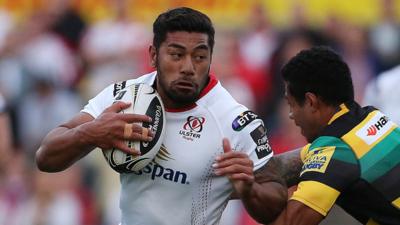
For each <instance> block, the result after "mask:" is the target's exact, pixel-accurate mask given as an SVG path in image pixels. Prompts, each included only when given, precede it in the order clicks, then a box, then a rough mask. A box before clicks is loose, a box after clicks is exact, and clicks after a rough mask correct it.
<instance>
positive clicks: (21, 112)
mask: <svg viewBox="0 0 400 225" xmlns="http://www.w3.org/2000/svg"><path fill="white" fill-rule="evenodd" d="M32 86H33V89H32V91H31V93H30V94H29V95H26V96H24V97H23V98H22V99H21V100H20V102H19V104H18V107H17V119H18V121H19V123H18V132H19V134H20V143H21V145H22V147H23V148H24V150H25V151H26V152H27V153H28V154H30V155H33V154H34V153H35V152H36V150H37V148H38V146H39V145H40V142H41V140H42V139H43V137H44V136H45V135H46V134H47V133H48V132H49V131H50V130H51V128H53V127H55V126H58V125H60V124H61V123H62V122H63V121H65V120H68V119H70V118H72V116H73V115H75V114H76V113H77V112H79V110H80V109H81V108H82V105H83V104H82V103H81V101H80V99H79V98H78V96H76V95H75V94H74V93H72V92H70V91H68V90H66V89H62V88H59V87H57V86H56V85H55V84H54V81H53V80H52V79H51V78H48V77H41V76H38V77H34V79H33V81H32Z"/></svg>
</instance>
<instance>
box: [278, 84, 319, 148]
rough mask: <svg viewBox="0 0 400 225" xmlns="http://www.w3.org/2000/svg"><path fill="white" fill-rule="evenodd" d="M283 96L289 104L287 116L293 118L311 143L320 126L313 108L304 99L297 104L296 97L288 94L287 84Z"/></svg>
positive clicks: (316, 135)
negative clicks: (303, 101)
mask: <svg viewBox="0 0 400 225" xmlns="http://www.w3.org/2000/svg"><path fill="white" fill-rule="evenodd" d="M285 97H286V100H287V102H288V104H289V118H290V119H292V120H294V122H295V124H296V126H298V127H300V129H301V134H302V135H303V136H304V137H305V138H306V139H307V141H308V142H310V143H311V142H312V141H314V140H315V139H316V138H317V137H318V134H319V131H320V128H321V127H320V126H319V125H318V124H319V123H318V119H317V118H315V116H314V115H315V113H314V112H313V109H312V108H311V107H310V106H309V104H308V103H307V101H308V100H307V99H306V102H305V103H304V104H299V103H298V102H297V101H296V99H295V98H294V97H293V96H292V95H290V93H289V92H288V90H287V86H286V91H285Z"/></svg>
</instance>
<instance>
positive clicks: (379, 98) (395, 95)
mask: <svg viewBox="0 0 400 225" xmlns="http://www.w3.org/2000/svg"><path fill="white" fill-rule="evenodd" d="M399 85H400V65H398V66H396V67H394V68H392V69H391V70H388V71H385V72H383V73H382V74H380V75H378V76H377V77H376V78H375V79H374V80H372V81H370V83H369V84H368V86H367V88H366V91H365V97H364V102H363V103H364V104H365V105H373V106H375V107H377V108H378V109H380V110H382V112H383V113H385V114H386V115H387V116H389V117H390V118H391V119H392V120H393V121H395V122H397V123H400V100H399V96H400V88H399Z"/></svg>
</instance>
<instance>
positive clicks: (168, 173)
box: [133, 161, 189, 184]
mask: <svg viewBox="0 0 400 225" xmlns="http://www.w3.org/2000/svg"><path fill="white" fill-rule="evenodd" d="M133 174H136V175H143V176H149V177H150V179H152V180H155V179H164V180H167V181H171V182H174V183H178V184H189V178H188V175H187V173H185V172H182V171H178V170H174V169H171V168H166V167H163V166H162V165H160V164H158V163H156V162H155V161H152V162H150V163H149V164H148V165H147V166H146V167H144V168H143V169H141V170H140V171H138V172H133Z"/></svg>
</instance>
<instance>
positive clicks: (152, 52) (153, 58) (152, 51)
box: [149, 45, 157, 68]
mask: <svg viewBox="0 0 400 225" xmlns="http://www.w3.org/2000/svg"><path fill="white" fill-rule="evenodd" d="M149 55H150V66H151V67H153V68H156V65H157V63H156V62H157V50H156V48H155V47H154V46H153V45H150V46H149Z"/></svg>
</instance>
